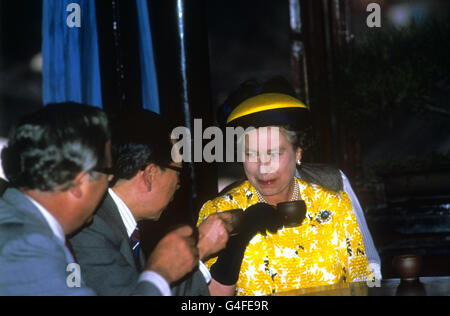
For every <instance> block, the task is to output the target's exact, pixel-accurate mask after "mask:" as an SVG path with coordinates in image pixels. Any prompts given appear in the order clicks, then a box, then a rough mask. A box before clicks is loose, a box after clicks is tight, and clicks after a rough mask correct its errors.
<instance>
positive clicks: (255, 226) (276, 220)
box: [210, 203, 283, 285]
mask: <svg viewBox="0 0 450 316" xmlns="http://www.w3.org/2000/svg"><path fill="white" fill-rule="evenodd" d="M282 226H283V224H282V222H281V217H280V216H279V214H278V212H277V211H276V209H275V208H274V207H272V206H270V205H269V204H266V203H258V204H255V205H252V206H250V207H249V208H248V209H247V210H246V211H245V212H244V225H243V229H242V232H241V233H240V234H239V235H236V236H232V237H230V239H229V241H228V244H227V247H226V248H225V249H224V250H222V251H221V252H220V253H219V256H218V258H217V261H216V262H215V263H214V264H213V266H212V267H211V271H210V272H211V276H212V277H213V278H214V280H216V281H217V282H219V283H221V284H223V285H233V284H236V282H237V280H238V279H239V271H240V270H241V264H242V259H243V258H244V253H245V249H246V248H247V245H248V243H249V242H250V240H252V238H253V237H254V236H255V235H256V234H257V233H261V234H263V235H265V234H266V231H267V230H269V231H270V232H272V233H276V232H277V230H278V229H279V228H281V227H282Z"/></svg>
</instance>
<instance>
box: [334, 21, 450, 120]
mask: <svg viewBox="0 0 450 316" xmlns="http://www.w3.org/2000/svg"><path fill="white" fill-rule="evenodd" d="M335 79H336V81H335V82H336V86H335V87H336V89H335V93H336V98H337V99H336V101H337V102H336V105H337V109H338V112H339V113H340V114H341V119H343V120H344V122H346V123H351V124H352V125H353V126H354V127H357V128H358V127H363V126H365V124H366V123H367V122H374V121H377V120H380V119H383V120H386V118H387V117H389V115H393V113H398V112H399V111H400V112H403V113H404V114H407V115H410V114H418V113H423V111H428V110H433V109H438V110H439V111H440V110H442V111H441V112H440V114H444V115H448V114H447V113H450V110H449V103H448V100H446V102H445V103H446V104H444V105H442V104H439V103H440V101H439V96H440V95H442V94H448V93H449V92H450V19H446V20H444V21H429V22H426V23H421V24H412V25H411V26H409V27H406V28H401V29H393V28H390V29H388V28H380V29H377V30H371V31H370V32H369V33H368V34H367V36H366V37H364V38H362V39H360V40H359V41H354V42H352V43H351V44H350V45H349V46H348V48H347V49H346V50H345V51H342V52H341V54H340V55H339V56H338V57H337V62H336V72H335ZM439 111H437V113H439ZM447 111H448V112H447ZM388 119H389V118H388Z"/></svg>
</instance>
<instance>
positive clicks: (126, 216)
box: [108, 188, 137, 237]
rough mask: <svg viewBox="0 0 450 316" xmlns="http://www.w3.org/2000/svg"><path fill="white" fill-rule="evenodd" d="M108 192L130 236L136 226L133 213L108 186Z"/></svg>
mask: <svg viewBox="0 0 450 316" xmlns="http://www.w3.org/2000/svg"><path fill="white" fill-rule="evenodd" d="M108 193H109V195H111V198H112V199H113V200H114V203H116V206H117V208H118V209H119V214H120V217H121V218H122V222H123V224H124V225H125V229H126V230H127V234H128V237H130V236H131V235H132V234H133V232H134V230H135V229H136V227H137V222H136V219H135V218H134V215H133V213H131V211H130V209H129V208H128V206H127V205H126V204H125V202H124V201H123V200H122V199H121V198H120V197H119V196H118V195H117V194H116V193H115V192H114V191H113V189H111V188H109V189H108Z"/></svg>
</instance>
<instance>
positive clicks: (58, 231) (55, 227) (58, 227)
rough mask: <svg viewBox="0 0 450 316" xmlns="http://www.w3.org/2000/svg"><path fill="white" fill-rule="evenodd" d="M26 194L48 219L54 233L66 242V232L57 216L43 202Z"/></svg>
mask: <svg viewBox="0 0 450 316" xmlns="http://www.w3.org/2000/svg"><path fill="white" fill-rule="evenodd" d="M25 196H26V197H27V198H28V199H29V200H30V201H31V202H32V203H33V204H34V206H36V208H37V209H38V210H39V212H40V213H41V214H42V216H43V217H44V218H45V220H46V221H47V223H48V225H49V226H50V229H51V230H52V232H53V234H54V235H55V236H56V238H58V239H59V240H60V241H61V242H62V243H65V242H66V234H65V233H64V230H63V228H62V226H61V224H60V223H59V222H58V221H57V220H56V218H55V217H54V216H53V215H52V214H51V213H50V212H49V211H47V210H46V209H45V208H44V207H43V206H42V205H41V204H39V203H38V202H36V201H35V200H34V199H32V198H31V197H30V196H28V195H26V194H25Z"/></svg>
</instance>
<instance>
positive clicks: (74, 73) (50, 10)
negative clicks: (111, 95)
mask: <svg viewBox="0 0 450 316" xmlns="http://www.w3.org/2000/svg"><path fill="white" fill-rule="evenodd" d="M136 3H137V11H138V16H137V19H138V24H139V55H140V68H141V82H142V100H143V107H144V108H146V109H148V110H151V111H153V112H156V113H160V105H159V93H158V83H157V75H156V68H155V63H154V56H153V45H152V35H151V30H150V21H149V14H148V5H147V0H136ZM42 38H43V40H42V56H43V69H42V71H43V96H44V100H43V102H44V105H45V104H49V103H59V102H66V101H73V102H78V103H85V104H90V105H94V106H97V107H100V108H101V107H102V87H101V75H100V63H99V46H98V34H97V21H96V7H95V1H94V0H77V1H73V0H44V1H43V19H42ZM111 67H113V66H111Z"/></svg>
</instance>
